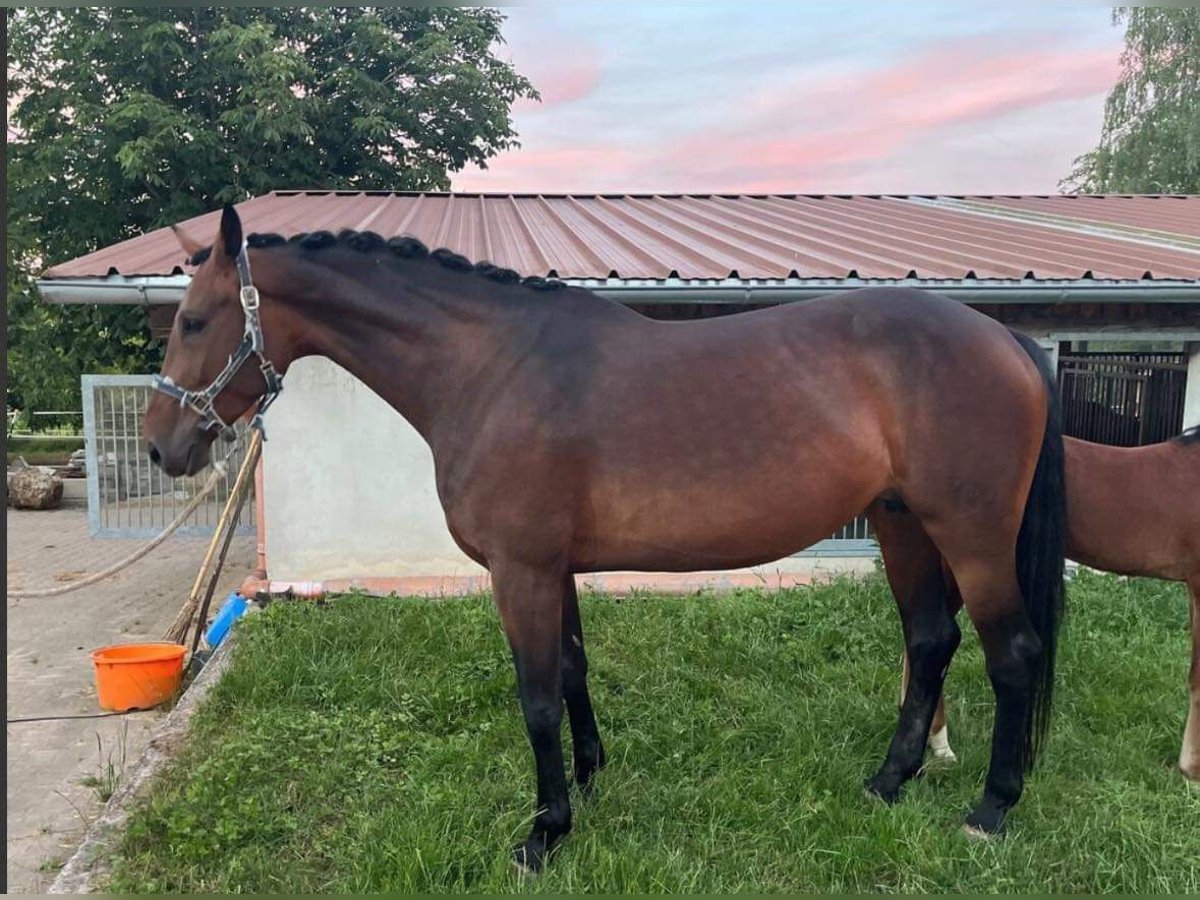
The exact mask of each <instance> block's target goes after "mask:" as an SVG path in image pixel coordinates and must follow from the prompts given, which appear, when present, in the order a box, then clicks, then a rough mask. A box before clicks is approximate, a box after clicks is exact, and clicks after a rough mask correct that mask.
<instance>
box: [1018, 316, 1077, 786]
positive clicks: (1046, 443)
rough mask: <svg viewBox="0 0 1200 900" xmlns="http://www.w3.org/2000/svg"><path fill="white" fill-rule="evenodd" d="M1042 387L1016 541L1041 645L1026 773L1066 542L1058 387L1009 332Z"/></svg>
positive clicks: (1046, 678) (1035, 350)
mask: <svg viewBox="0 0 1200 900" xmlns="http://www.w3.org/2000/svg"><path fill="white" fill-rule="evenodd" d="M1013 337H1015V338H1016V339H1017V343H1019V344H1020V345H1021V348H1022V349H1023V350H1024V351H1025V352H1026V353H1028V354H1029V356H1030V358H1031V359H1032V360H1033V361H1034V363H1035V364H1036V365H1037V367H1038V370H1039V371H1040V372H1041V373H1042V378H1043V380H1044V381H1045V383H1046V392H1047V395H1048V396H1047V401H1048V402H1047V413H1046V431H1045V434H1044V436H1043V437H1042V449H1041V453H1040V454H1039V455H1038V462H1037V468H1036V469H1035V470H1034V473H1033V484H1032V485H1030V488H1029V497H1028V499H1027V500H1026V503H1025V516H1024V518H1023V519H1022V520H1021V531H1020V533H1019V534H1018V536H1017V581H1018V583H1019V584H1020V586H1021V595H1022V597H1024V600H1025V613H1026V615H1027V616H1028V617H1029V621H1030V623H1031V624H1032V625H1033V628H1034V630H1035V631H1036V632H1037V636H1038V638H1039V639H1040V640H1041V642H1042V653H1043V655H1042V666H1041V671H1040V672H1039V673H1038V675H1037V676H1036V678H1035V681H1034V685H1033V704H1032V707H1031V709H1030V713H1029V721H1028V722H1027V724H1026V730H1025V748H1024V763H1025V768H1026V769H1027V770H1028V769H1031V768H1032V767H1033V763H1034V760H1035V759H1036V758H1037V754H1038V752H1039V751H1040V750H1041V747H1042V745H1043V744H1044V743H1045V741H1046V734H1047V731H1048V729H1049V726H1050V707H1051V701H1052V699H1053V696H1054V657H1055V653H1056V651H1057V649H1058V646H1057V645H1058V630H1059V626H1060V624H1061V622H1062V617H1063V612H1064V608H1065V590H1064V586H1063V564H1064V560H1065V553H1066V537H1067V485H1066V477H1065V472H1064V468H1063V440H1062V413H1061V410H1060V408H1059V406H1060V404H1059V397H1058V386H1057V379H1056V378H1055V374H1054V370H1053V369H1052V368H1051V366H1050V360H1049V358H1048V357H1047V356H1046V351H1045V350H1043V349H1042V347H1041V346H1040V345H1039V344H1038V343H1037V341H1035V340H1034V339H1033V338H1031V337H1028V336H1027V335H1023V334H1020V333H1018V332H1013Z"/></svg>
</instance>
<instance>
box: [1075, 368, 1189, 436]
mask: <svg viewBox="0 0 1200 900" xmlns="http://www.w3.org/2000/svg"><path fill="white" fill-rule="evenodd" d="M1187 368H1188V357H1187V354H1186V353H1103V352H1096V353H1073V354H1070V355H1067V356H1060V357H1059V360H1058V386H1059V396H1060V397H1061V398H1062V410H1063V431H1064V433H1066V434H1069V435H1071V436H1072V437H1077V438H1082V439H1083V440H1086V441H1095V442H1096V443H1099V444H1114V445H1117V446H1121V447H1139V446H1141V445H1143V444H1155V443H1158V442H1159V441H1165V440H1167V439H1168V438H1171V437H1174V436H1175V435H1177V434H1179V432H1180V431H1182V430H1183V397H1184V391H1185V388H1186V384H1187Z"/></svg>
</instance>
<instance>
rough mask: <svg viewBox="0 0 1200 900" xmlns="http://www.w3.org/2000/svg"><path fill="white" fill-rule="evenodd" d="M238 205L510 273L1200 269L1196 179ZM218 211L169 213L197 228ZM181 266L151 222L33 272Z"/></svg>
mask: <svg viewBox="0 0 1200 900" xmlns="http://www.w3.org/2000/svg"><path fill="white" fill-rule="evenodd" d="M238 212H239V213H240V214H241V217H242V221H243V224H244V226H245V228H246V230H247V231H249V232H255V231H258V232H278V233H280V234H283V235H288V236H290V235H292V234H296V233H299V232H303V231H317V230H322V229H325V230H331V231H337V230H340V229H343V228H351V229H356V230H367V229H369V230H371V231H375V232H378V233H379V234H382V235H384V236H385V237H390V236H392V235H396V234H410V235H413V236H415V237H417V238H420V239H421V240H422V241H424V242H426V243H427V244H429V245H430V246H431V247H433V246H437V247H449V248H451V249H452V250H455V251H457V252H458V253H461V254H463V255H464V256H466V257H468V258H469V259H472V260H485V259H486V260H489V261H491V262H493V263H495V264H497V265H500V266H506V267H509V268H513V269H516V270H517V271H518V272H520V273H522V274H524V275H552V276H557V277H560V278H567V279H610V278H615V279H622V280H643V281H667V280H671V279H684V280H689V279H722V280H728V279H731V278H732V279H737V280H741V281H746V280H753V279H775V280H778V279H801V280H817V279H821V280H827V279H838V280H845V279H854V280H858V279H909V280H911V279H921V280H945V279H951V280H954V281H963V280H967V281H971V280H976V279H978V280H990V279H1024V280H1029V279H1033V280H1036V281H1062V280H1071V281H1076V280H1081V279H1082V280H1091V279H1094V280H1117V281H1124V282H1129V281H1139V282H1143V283H1145V282H1147V281H1148V282H1151V283H1152V282H1153V281H1156V280H1166V281H1173V282H1176V283H1177V282H1179V281H1200V195H1188V196H1114V195H1108V196H1101V195H1087V196H1044V197H1043V196H1036V197H1035V196H1015V197H1014V196H1003V197H1001V196H955V197H948V196H938V195H925V196H913V195H854V196H845V195H837V196H835V195H800V194H772V195H759V194H755V195H747V194H738V195H728V194H686V195H678V194H653V195H648V194H572V195H550V194H475V193H470V194H467V193H462V194H455V193H393V192H371V191H368V192H348V191H273V192H271V193H269V194H265V195H263V196H260V197H256V198H254V199H252V200H248V201H246V202H244V203H241V204H239V205H238ZM219 216H220V213H219V211H215V212H211V213H207V214H205V215H202V216H198V217H196V218H194V219H189V220H187V221H185V222H183V223H180V224H181V225H182V227H183V228H184V229H185V230H186V231H187V232H188V233H189V234H190V235H192V236H193V237H195V238H196V239H198V240H201V241H208V240H211V238H212V237H213V236H214V234H215V232H216V228H217V223H218V221H219ZM184 271H185V269H184V266H183V253H182V251H181V250H180V248H179V245H178V244H177V242H176V240H175V238H174V236H173V235H172V234H171V232H170V230H169V229H166V228H164V229H160V230H157V231H153V232H150V233H147V234H144V235H140V236H139V237H135V238H132V239H130V240H127V241H123V242H122V243H119V244H115V245H113V246H111V247H106V248H104V249H102V250H98V251H96V252H95V253H90V254H88V255H86V256H81V257H79V258H77V259H74V260H71V261H69V262H64V263H60V264H58V265H55V266H53V267H51V268H50V269H49V270H47V271H46V272H45V274H44V275H43V278H45V279H77V278H78V279H91V280H94V279H96V278H105V277H106V276H110V275H120V276H124V277H126V278H132V277H136V276H170V275H178V274H181V273H184ZM1147 286H1150V285H1147Z"/></svg>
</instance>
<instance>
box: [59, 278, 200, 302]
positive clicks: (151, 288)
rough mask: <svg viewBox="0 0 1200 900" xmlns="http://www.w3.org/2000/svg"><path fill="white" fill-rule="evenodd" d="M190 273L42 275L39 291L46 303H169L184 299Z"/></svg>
mask: <svg viewBox="0 0 1200 900" xmlns="http://www.w3.org/2000/svg"><path fill="white" fill-rule="evenodd" d="M191 280H192V279H191V277H190V276H188V275H147V276H140V277H135V278H125V277H123V276H121V275H110V276H108V277H107V278H42V279H39V280H38V282H37V288H38V292H39V293H41V295H42V299H43V300H45V301H46V302H47V303H56V304H60V305H71V304H76V303H81V304H97V305H100V306H168V305H173V304H177V303H179V302H180V301H182V300H183V292H184V291H186V290H187V286H188V283H189V282H190V281H191Z"/></svg>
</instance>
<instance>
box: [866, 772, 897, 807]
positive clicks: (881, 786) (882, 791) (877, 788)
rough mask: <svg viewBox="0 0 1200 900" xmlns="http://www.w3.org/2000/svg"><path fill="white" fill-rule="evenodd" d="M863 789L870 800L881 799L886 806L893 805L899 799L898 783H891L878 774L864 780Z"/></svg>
mask: <svg viewBox="0 0 1200 900" xmlns="http://www.w3.org/2000/svg"><path fill="white" fill-rule="evenodd" d="M863 791H865V792H866V795H867V796H868V797H870V798H871V799H872V800H882V801H883V802H884V803H886V804H887V805H888V806H892V805H894V804H895V803H896V802H897V801H899V799H900V785H898V784H892V783H891V782H890V781H889V780H888V779H885V778H882V777H880V776H879V775H876V776H875V777H874V778H868V779H867V780H866V781H864V782H863Z"/></svg>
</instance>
